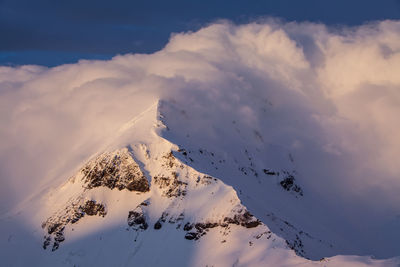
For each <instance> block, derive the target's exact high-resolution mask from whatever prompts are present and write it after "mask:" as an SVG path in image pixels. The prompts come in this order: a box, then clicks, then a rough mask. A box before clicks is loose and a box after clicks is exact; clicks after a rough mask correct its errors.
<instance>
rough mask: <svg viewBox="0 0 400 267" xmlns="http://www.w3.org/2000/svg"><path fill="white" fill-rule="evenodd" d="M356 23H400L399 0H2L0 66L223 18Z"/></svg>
mask: <svg viewBox="0 0 400 267" xmlns="http://www.w3.org/2000/svg"><path fill="white" fill-rule="evenodd" d="M264 16H275V17H279V18H282V19H284V20H287V21H313V22H322V23H325V24H329V25H343V24H344V25H358V24H362V23H364V22H367V21H372V20H381V19H400V0H330V1H328V0H274V1H272V0H264V1H260V0H254V1H250V0H248V1H244V0H242V1H239V0H229V1H228V0H202V1H189V0H186V1H184V0H178V1H167V0H153V1H152V0H147V1H134V0H131V1H127V0H121V1H117V0H114V1H105V0H96V1H94V0H86V1H85V0H80V1H75V0H69V1H64V0H0V36H1V37H0V38H1V39H0V40H1V41H0V65H19V64H41V65H47V66H54V65H58V64H62V63H71V62H76V61H77V60H78V59H81V58H86V59H93V58H97V59H107V58H111V57H112V56H113V55H116V54H121V53H128V52H135V53H150V52H154V51H156V50H159V49H161V48H162V47H163V46H164V45H165V44H166V42H167V41H168V38H169V36H170V33H171V32H180V31H186V30H196V29H198V28H200V27H201V26H202V25H204V24H206V23H208V22H211V21H214V20H216V19H220V18H224V19H230V20H233V21H235V22H237V23H244V22H249V21H252V20H254V19H257V18H259V17H264Z"/></svg>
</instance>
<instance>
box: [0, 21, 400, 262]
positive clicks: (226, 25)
mask: <svg viewBox="0 0 400 267" xmlns="http://www.w3.org/2000/svg"><path fill="white" fill-rule="evenodd" d="M399 70H400V22H399V21H381V22H375V23H370V24H367V25H363V26H358V27H352V28H329V27H326V26H325V25H322V24H314V23H280V22H277V21H273V20H269V21H264V22H257V23H251V24H246V25H234V24H232V23H230V22H226V21H222V22H219V23H215V24H211V25H209V26H207V27H205V28H202V29H201V30H199V31H197V32H187V33H180V34H174V35H172V36H171V38H170V41H169V43H168V44H167V45H166V47H165V48H164V49H162V50H160V51H158V52H156V53H154V54H150V55H142V54H127V55H122V56H116V57H114V58H113V59H112V60H110V61H80V62H79V63H77V64H71V65H62V66H58V67H55V68H44V67H39V66H21V67H17V68H11V67H0V121H1V125H0V140H1V141H0V183H1V189H0V190H1V192H0V193H1V196H2V197H1V200H2V201H1V206H0V211H1V212H2V213H3V212H5V211H7V210H9V208H10V206H15V205H16V204H18V202H19V201H21V200H22V199H24V198H26V197H27V196H29V195H30V194H34V193H37V190H39V189H40V188H42V185H43V184H45V185H52V186H53V185H57V184H59V183H61V182H63V181H64V180H65V178H66V177H65V175H66V174H67V175H70V174H72V173H74V171H75V170H76V168H78V167H79V165H80V164H81V162H82V161H85V160H86V159H87V158H88V157H90V156H91V155H92V154H93V153H96V152H98V150H99V148H101V147H103V146H104V144H106V143H107V142H108V141H109V140H110V139H112V138H113V135H114V134H115V132H117V131H118V129H119V128H120V127H121V126H122V125H123V124H124V123H125V122H127V121H129V120H130V119H131V118H132V117H134V116H135V115H137V114H139V113H140V112H141V111H143V110H145V109H146V108H147V107H148V106H149V105H151V104H153V103H154V102H155V101H157V100H159V99H161V100H166V101H175V102H176V103H180V104H181V105H182V106H185V107H188V108H189V107H190V110H192V112H193V114H194V113H196V114H200V115H196V116H194V117H192V118H195V119H196V120H192V121H191V122H190V120H189V122H188V123H189V124H190V126H191V128H192V130H193V132H195V130H196V125H197V126H198V127H199V128H200V126H202V127H201V128H202V129H203V130H204V131H205V132H204V136H205V137H203V140H202V139H201V138H202V137H200V136H199V138H198V139H197V140H198V142H199V143H201V142H203V141H204V142H206V141H208V140H210V138H213V137H215V138H216V139H218V136H223V135H224V132H223V129H224V126H225V124H226V123H227V122H226V121H224V118H227V116H228V117H229V118H235V119H236V120H237V121H238V123H239V124H240V125H242V126H246V128H248V129H249V131H254V132H257V133H258V135H259V136H260V137H259V138H260V139H261V140H262V142H263V143H264V144H268V145H269V146H272V145H276V146H280V147H284V148H285V149H287V150H288V151H293V153H294V155H295V157H296V158H298V159H299V160H298V165H299V166H301V167H300V168H301V170H302V171H303V173H305V174H307V175H306V176H307V177H308V178H307V180H306V181H305V183H307V184H308V185H309V187H310V188H312V190H314V191H315V192H318V193H319V194H320V195H324V194H326V198H327V199H330V201H332V202H333V201H334V198H337V197H338V196H339V197H340V198H342V200H340V201H339V202H340V203H341V204H343V205H346V203H348V205H349V206H351V207H353V208H354V207H356V208H357V209H358V210H359V211H360V214H355V216H356V215H360V216H361V218H363V217H362V216H366V215H365V214H367V213H368V210H370V211H372V212H375V213H376V215H377V216H379V217H380V218H383V219H381V220H377V221H376V222H374V223H372V224H370V226H369V227H371V229H370V230H371V231H374V229H373V228H372V227H380V228H383V227H386V226H389V227H393V228H397V229H399V226H400V219H399V217H398V216H399V214H400V208H399V207H398V203H400V194H399V193H398V192H399V190H400V179H399V177H400V166H399V165H398V159H399V158H400V139H399V136H400V119H399V117H400V75H399ZM261 102H262V104H260V103H261ZM261 106H265V110H260V109H259V107H261ZM256 107H257V108H256ZM215 114H225V115H224V116H214V115H215ZM229 123H231V119H230V120H229ZM270 123H273V124H272V125H271V124H270ZM207 124H209V125H210V127H204V126H205V125H207ZM178 125H179V124H178ZM244 131H246V130H244ZM256 135H257V134H256ZM223 145H226V146H229V145H232V144H222V145H221V146H223ZM254 146H256V144H254ZM271 160H273V159H271ZM321 177H322V178H321ZM354 203H355V204H354ZM342 208H343V209H346V207H342ZM354 210H355V209H349V211H348V213H347V215H348V216H349V218H347V220H352V218H351V211H354ZM396 216H397V217H396ZM365 218H367V217H365ZM354 220H355V219H354ZM358 222H359V221H357V220H355V221H354V222H353V223H354V224H356V223H358ZM367 230H368V229H367ZM384 234H385V235H387V236H381V237H379V238H381V239H382V240H389V241H388V242H392V243H391V244H394V243H395V241H396V240H398V237H399V234H400V233H399V231H398V230H397V232H395V233H394V234H392V235H390V234H389V232H385V233H384ZM377 238H378V237H377ZM393 249H395V247H393ZM382 253H383V252H382ZM391 253H392V252H389V253H388V254H390V255H391ZM383 254H384V253H383ZM383 254H382V255H383Z"/></svg>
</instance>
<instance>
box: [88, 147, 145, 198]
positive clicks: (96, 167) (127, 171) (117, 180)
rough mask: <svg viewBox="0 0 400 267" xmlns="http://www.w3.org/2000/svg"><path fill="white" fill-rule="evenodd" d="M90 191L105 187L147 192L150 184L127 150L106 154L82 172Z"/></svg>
mask: <svg viewBox="0 0 400 267" xmlns="http://www.w3.org/2000/svg"><path fill="white" fill-rule="evenodd" d="M81 172H82V174H83V176H84V177H83V181H84V183H85V184H86V187H87V188H88V189H91V188H95V187H99V186H103V187H108V188H110V189H114V188H117V189H118V190H123V189H127V190H129V191H138V192H147V191H149V183H148V181H147V179H146V177H145V176H144V174H143V172H142V171H141V170H140V168H139V165H138V164H137V163H136V162H135V161H134V160H133V158H132V156H131V155H130V154H129V151H128V150H127V149H122V150H118V151H115V152H113V153H104V154H102V155H100V156H98V157H97V158H96V159H94V160H93V161H90V162H89V163H87V164H86V165H85V166H84V167H83V168H82V170H81Z"/></svg>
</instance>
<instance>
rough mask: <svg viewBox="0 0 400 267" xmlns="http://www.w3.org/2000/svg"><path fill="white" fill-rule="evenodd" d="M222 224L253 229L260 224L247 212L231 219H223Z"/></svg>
mask: <svg viewBox="0 0 400 267" xmlns="http://www.w3.org/2000/svg"><path fill="white" fill-rule="evenodd" d="M224 222H225V223H228V224H236V225H241V226H243V227H246V228H254V227H257V226H259V225H260V224H261V221H260V220H258V219H255V217H254V216H253V215H251V213H250V212H248V211H245V212H244V213H239V214H235V215H234V216H233V218H232V217H225V218H224Z"/></svg>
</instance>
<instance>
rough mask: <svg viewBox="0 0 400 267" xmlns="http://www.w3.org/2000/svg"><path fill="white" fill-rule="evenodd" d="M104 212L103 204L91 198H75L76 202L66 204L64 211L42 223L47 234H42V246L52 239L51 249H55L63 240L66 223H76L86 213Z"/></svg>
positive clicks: (92, 214)
mask: <svg viewBox="0 0 400 267" xmlns="http://www.w3.org/2000/svg"><path fill="white" fill-rule="evenodd" d="M106 214H107V211H106V207H105V206H104V205H103V204H101V203H96V201H93V200H83V199H77V200H76V202H74V203H72V204H71V205H70V206H67V207H66V209H65V211H64V212H60V213H57V214H55V215H54V216H52V217H50V218H48V219H47V220H46V221H45V222H44V223H43V224H42V228H43V229H46V230H47V234H46V235H45V236H44V242H43V248H44V249H47V247H48V246H49V245H50V244H51V242H52V240H53V247H52V249H51V250H52V251H55V250H57V249H58V248H59V246H60V243H61V242H63V241H64V240H65V236H64V230H65V227H66V226H67V225H68V224H74V223H77V222H78V221H79V220H80V219H82V218H83V217H84V216H86V215H87V216H96V215H97V216H101V217H104V216H106Z"/></svg>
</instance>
